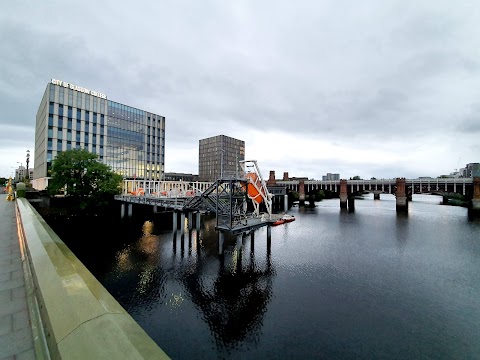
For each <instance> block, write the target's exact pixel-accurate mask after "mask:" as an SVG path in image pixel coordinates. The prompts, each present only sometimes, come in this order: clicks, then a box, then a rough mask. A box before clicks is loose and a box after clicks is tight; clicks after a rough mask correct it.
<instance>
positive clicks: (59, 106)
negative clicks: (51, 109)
mask: <svg viewBox="0 0 480 360" xmlns="http://www.w3.org/2000/svg"><path fill="white" fill-rule="evenodd" d="M58 115H59V116H63V105H62V104H58Z"/></svg>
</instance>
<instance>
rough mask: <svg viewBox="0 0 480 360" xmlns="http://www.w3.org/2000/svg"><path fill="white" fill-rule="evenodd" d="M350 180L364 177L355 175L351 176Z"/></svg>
mask: <svg viewBox="0 0 480 360" xmlns="http://www.w3.org/2000/svg"><path fill="white" fill-rule="evenodd" d="M350 180H362V178H361V177H360V176H358V175H355V176H354V177H351V178H350Z"/></svg>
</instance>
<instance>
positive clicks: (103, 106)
mask: <svg viewBox="0 0 480 360" xmlns="http://www.w3.org/2000/svg"><path fill="white" fill-rule="evenodd" d="M70 149H86V150H88V151H89V152H91V153H94V154H97V155H98V159H99V161H101V162H103V163H104V164H106V165H109V166H110V167H111V168H112V170H113V171H115V172H117V173H118V174H120V175H122V176H123V177H124V178H125V179H139V180H140V179H141V180H162V179H163V174H164V167H165V117H163V116H160V115H157V114H154V113H151V112H148V111H145V110H140V109H137V108H134V107H131V106H127V105H124V104H120V103H118V102H115V101H112V100H109V99H107V96H106V95H105V94H102V93H99V92H96V91H91V90H88V89H86V88H83V87H80V86H77V85H73V84H70V83H67V82H64V81H60V80H55V79H52V80H51V82H49V83H48V85H47V88H46V90H45V93H44V94H43V98H42V101H41V103H40V107H39V109H38V111H37V119H36V129H35V153H34V154H35V157H34V172H33V180H32V184H33V186H34V188H36V189H38V190H43V189H45V188H46V187H47V185H48V178H49V173H50V170H51V166H52V161H53V160H54V159H55V157H56V155H57V154H58V153H59V152H61V151H66V150H70Z"/></svg>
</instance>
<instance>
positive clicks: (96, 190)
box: [47, 149, 122, 209]
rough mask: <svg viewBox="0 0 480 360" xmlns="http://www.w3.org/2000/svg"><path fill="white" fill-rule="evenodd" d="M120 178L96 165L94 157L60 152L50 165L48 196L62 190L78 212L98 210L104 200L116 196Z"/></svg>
mask: <svg viewBox="0 0 480 360" xmlns="http://www.w3.org/2000/svg"><path fill="white" fill-rule="evenodd" d="M121 182H122V177H121V176H120V175H119V174H117V173H115V172H113V171H112V170H111V168H110V166H107V165H105V164H103V163H101V162H99V161H98V156H97V155H95V154H92V153H90V152H88V151H87V150H83V149H74V150H67V151H63V152H60V153H59V154H58V155H57V157H56V158H55V159H54V160H53V162H52V169H51V179H50V180H49V183H48V189H47V190H48V193H49V194H50V195H55V194H58V192H59V191H61V190H62V189H63V190H65V194H66V197H69V198H71V199H72V200H73V201H74V202H75V203H76V204H77V205H78V206H79V207H80V209H86V208H89V207H91V206H97V207H98V206H101V205H103V204H105V202H106V201H107V199H108V198H111V197H113V195H116V194H119V193H120V190H121Z"/></svg>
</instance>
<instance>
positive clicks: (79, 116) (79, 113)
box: [77, 109, 82, 120]
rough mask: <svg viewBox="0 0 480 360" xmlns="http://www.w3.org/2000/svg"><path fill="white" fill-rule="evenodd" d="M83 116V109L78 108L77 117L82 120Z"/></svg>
mask: <svg viewBox="0 0 480 360" xmlns="http://www.w3.org/2000/svg"><path fill="white" fill-rule="evenodd" d="M81 118H82V110H80V109H77V119H78V120H80V119H81Z"/></svg>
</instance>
